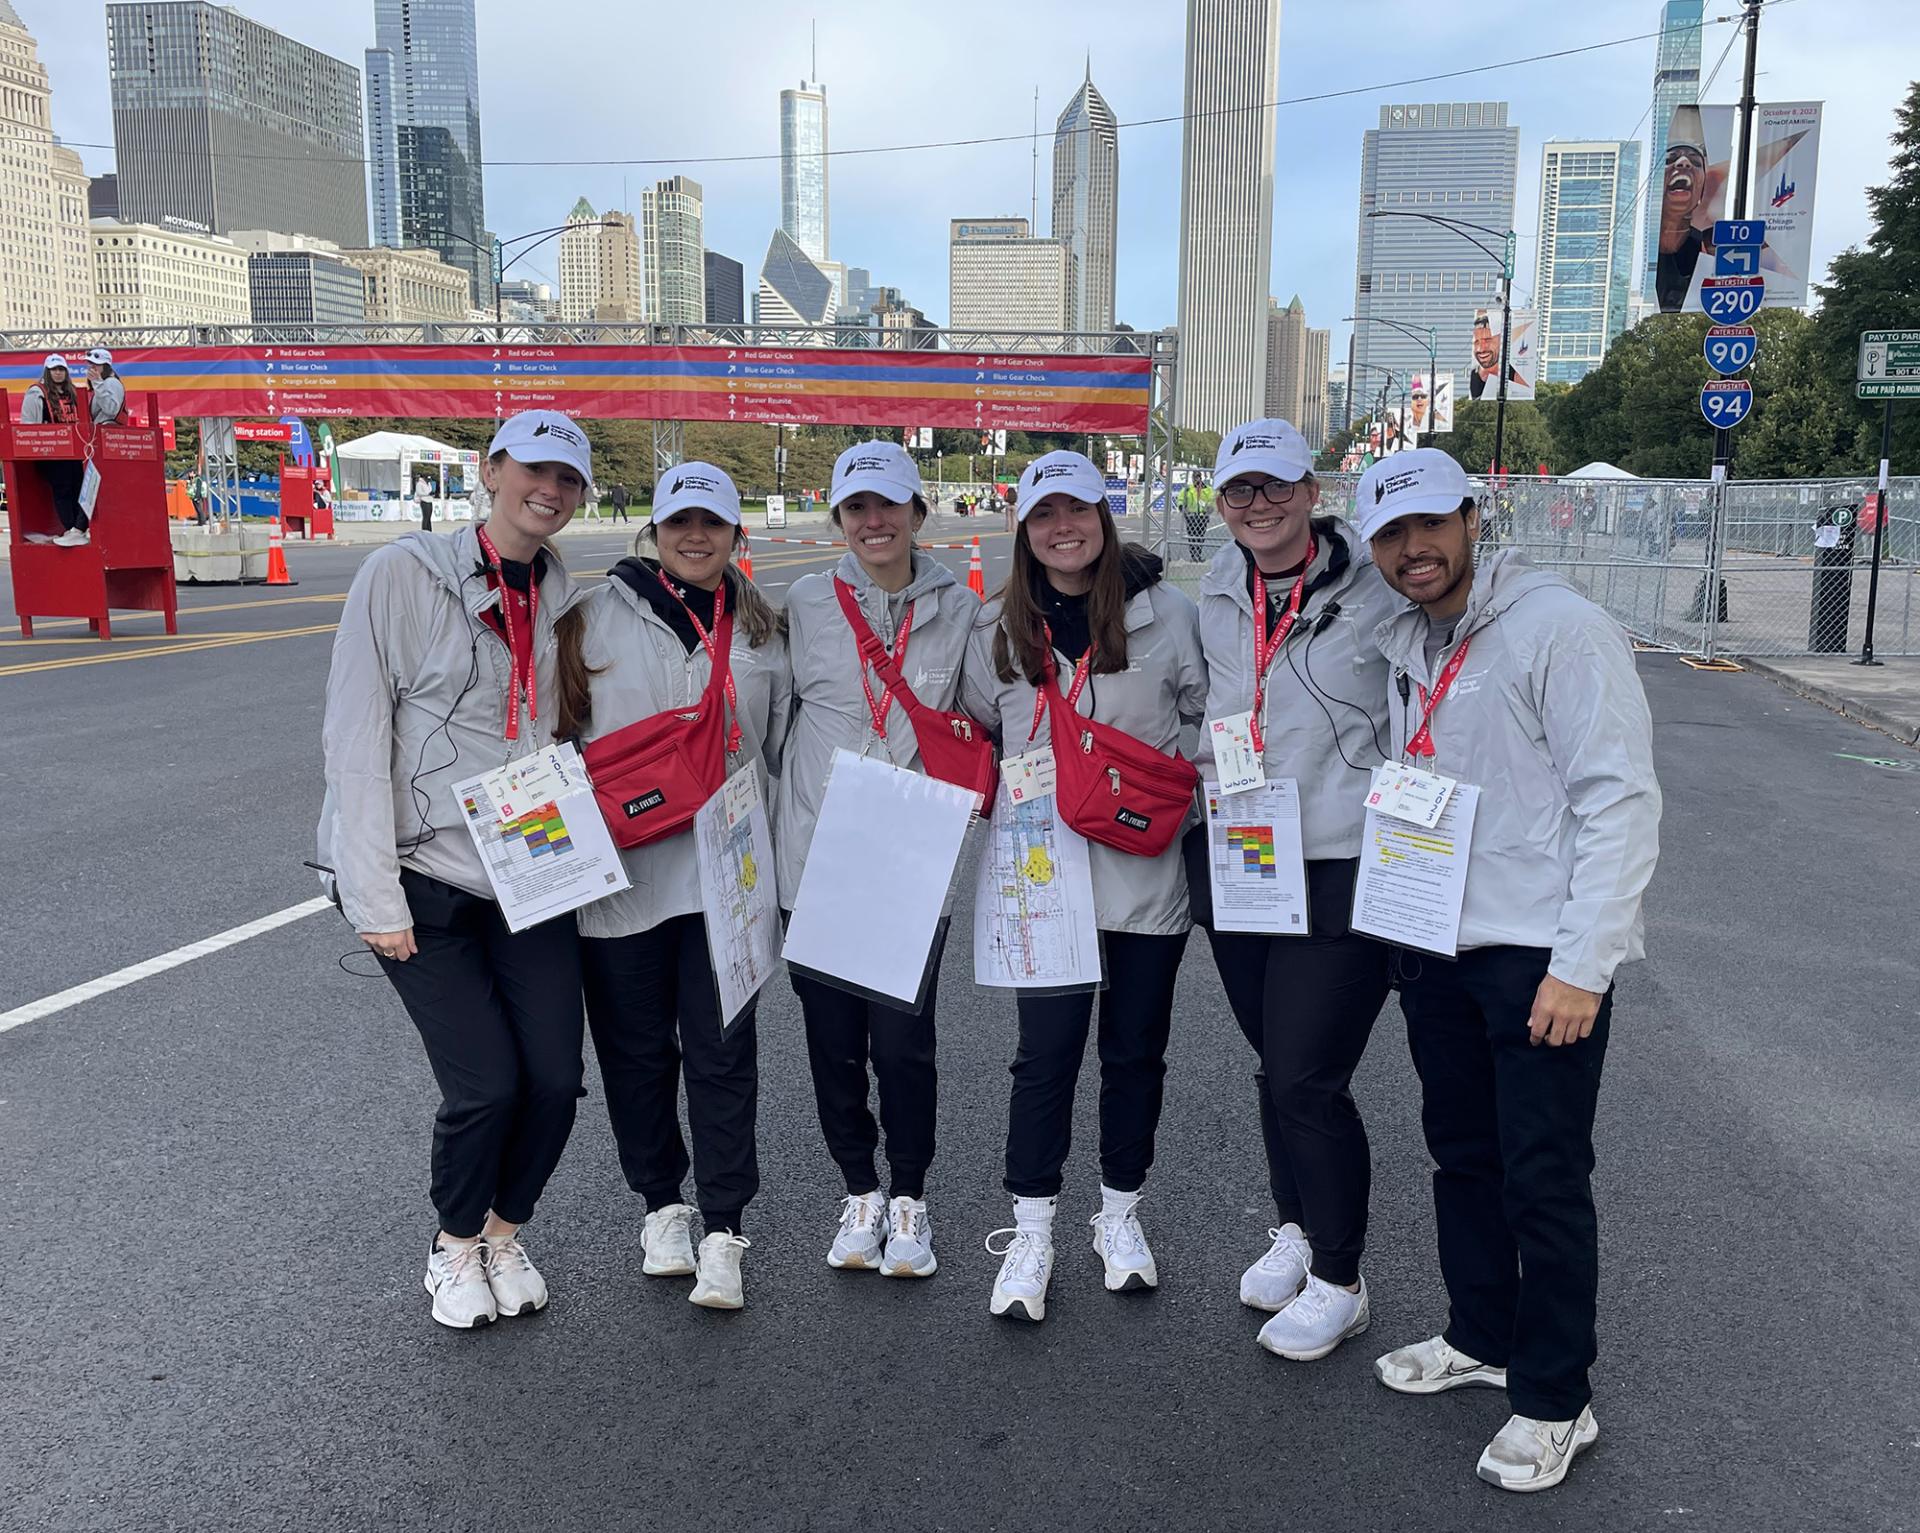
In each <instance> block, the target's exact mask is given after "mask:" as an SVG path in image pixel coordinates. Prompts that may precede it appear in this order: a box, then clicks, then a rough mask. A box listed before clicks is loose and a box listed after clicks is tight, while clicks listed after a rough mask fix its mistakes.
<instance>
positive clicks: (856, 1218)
mask: <svg viewBox="0 0 1920 1533" xmlns="http://www.w3.org/2000/svg"><path fill="white" fill-rule="evenodd" d="M886 1211H887V1203H886V1199H884V1198H882V1197H881V1196H880V1194H879V1193H877V1192H856V1193H849V1194H848V1195H847V1201H846V1204H845V1206H844V1207H842V1208H841V1210H840V1228H839V1230H838V1231H836V1232H835V1234H834V1237H833V1246H832V1248H831V1249H830V1250H829V1251H828V1252H827V1265H828V1266H829V1267H835V1268H839V1269H841V1270H852V1271H856V1272H860V1271H866V1270H869V1269H871V1268H875V1267H878V1266H879V1265H880V1243H881V1242H882V1241H883V1240H885V1239H886V1225H885V1224H884V1223H883V1222H882V1221H883V1219H884V1217H885V1214H886Z"/></svg>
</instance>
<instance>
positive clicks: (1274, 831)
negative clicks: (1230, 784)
mask: <svg viewBox="0 0 1920 1533" xmlns="http://www.w3.org/2000/svg"><path fill="white" fill-rule="evenodd" d="M1206 790H1207V872H1208V877H1209V880H1210V883H1211V887H1212V890H1213V924H1214V927H1215V929H1216V930H1218V931H1223V932H1268V933H1274V934H1277V935H1280V936H1284V937H1304V936H1306V934H1307V931H1308V919H1309V912H1308V910H1307V865H1306V863H1305V861H1304V860H1302V857H1301V853H1300V791H1299V788H1298V785H1297V784H1296V783H1295V782H1294V780H1293V779H1292V778H1291V777H1277V778H1274V779H1273V780H1272V781H1270V782H1267V783H1265V784H1263V785H1262V786H1260V787H1257V788H1249V789H1247V790H1245V791H1244V792H1239V793H1232V794H1227V793H1222V792H1221V790H1220V784H1219V783H1217V782H1210V783H1208V784H1206Z"/></svg>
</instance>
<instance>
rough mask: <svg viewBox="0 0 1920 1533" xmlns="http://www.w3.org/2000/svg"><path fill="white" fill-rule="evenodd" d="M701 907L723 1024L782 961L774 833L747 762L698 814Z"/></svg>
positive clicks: (696, 842)
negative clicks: (775, 886)
mask: <svg viewBox="0 0 1920 1533" xmlns="http://www.w3.org/2000/svg"><path fill="white" fill-rule="evenodd" d="M693 835H694V846H695V848H696V849H697V851H698V853H699V863H700V905H701V908H702V909H703V910H704V911H705V913H706V918H707V947H708V950H709V953H710V956H711V957H712V959H713V977H714V980H715V982H716V983H717V985H718V986H719V990H720V1017H721V1023H720V1025H721V1027H723V1028H725V1027H729V1026H731V1025H732V1024H733V1021H734V1019H735V1018H737V1017H738V1016H739V1015H740V1013H741V1012H743V1011H745V1010H746V1009H747V1007H748V1006H749V1005H751V1004H752V1002H753V998H754V997H755V996H757V995H758V994H759V993H760V988H761V986H763V985H765V984H766V982H767V981H768V979H770V978H771V977H772V975H773V971H774V967H775V965H776V964H778V962H779V961H780V903H779V901H778V900H777V899H776V898H775V897H774V877H773V835H772V833H771V831H770V830H769V829H768V826H767V809H766V804H765V802H764V801H763V800H762V798H761V796H760V774H759V771H758V769H757V768H756V767H755V766H754V764H753V763H752V762H751V761H749V762H747V763H746V764H745V765H744V766H742V767H741V768H740V769H739V770H738V771H736V772H735V773H734V774H733V776H731V777H729V778H728V779H727V780H726V781H725V782H724V783H722V784H721V786H720V789H719V791H718V792H716V793H715V794H714V795H713V797H712V798H710V799H708V800H707V801H706V803H704V804H702V805H701V806H700V808H699V809H698V810H696V811H695V813H694V816H693Z"/></svg>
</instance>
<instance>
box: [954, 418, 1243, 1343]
mask: <svg viewBox="0 0 1920 1533" xmlns="http://www.w3.org/2000/svg"><path fill="white" fill-rule="evenodd" d="M1106 495H1107V491H1106V482H1105V480H1104V479H1103V478H1102V476H1101V474H1100V471H1099V470H1098V469H1097V468H1095V467H1094V465H1093V463H1092V461H1091V460H1090V459H1088V458H1086V457H1084V456H1083V455H1081V454H1080V453H1077V452H1051V453H1048V454H1046V455H1045V456H1044V457H1041V458H1036V459H1035V460H1034V461H1033V462H1032V463H1030V464H1029V465H1028V466H1027V469H1026V472H1025V473H1023V474H1022V475H1021V476H1020V483H1019V485H1018V487H1017V489H1016V491H1015V499H1014V514H1015V515H1016V516H1017V517H1018V518H1019V521H1018V525H1017V528H1016V530H1015V534H1014V540H1013V566H1012V571H1011V573H1010V574H1009V575H1008V577H1007V581H1006V584H1005V585H1004V586H1002V587H1001V589H1000V590H999V591H998V592H997V593H995V595H994V596H993V598H992V599H991V600H990V601H988V602H987V604H986V606H985V607H984V608H983V609H982V610H981V613H980V618H979V621H978V622H977V623H976V624H975V626H974V631H973V639H972V642H971V643H970V644H969V646H968V650H967V666H966V673H965V676H964V677H963V679H962V686H961V701H962V703H963V705H964V706H965V708H966V711H967V712H968V713H971V714H972V715H974V716H975V717H976V718H980V719H984V720H986V721H987V722H988V723H989V725H990V726H991V727H992V728H993V730H994V731H995V733H997V734H998V736H999V737H1000V743H1001V749H1002V751H1003V753H1004V755H1005V756H1007V757H1013V756H1018V755H1024V754H1027V753H1029V752H1037V751H1047V750H1052V751H1053V752H1054V754H1055V756H1056V758H1057V757H1058V755H1059V746H1058V745H1057V744H1056V737H1055V733H1054V730H1053V727H1052V718H1051V716H1050V715H1051V714H1052V713H1053V712H1054V707H1055V703H1056V702H1057V703H1058V704H1059V705H1060V709H1061V716H1062V717H1065V715H1066V714H1067V713H1072V714H1075V715H1077V716H1079V717H1080V718H1082V719H1090V720H1097V721H1098V722H1099V723H1101V724H1104V725H1108V726H1111V727H1112V728H1114V729H1116V730H1119V731H1123V732H1124V733H1125V734H1126V735H1127V736H1130V737H1131V739H1132V742H1133V749H1134V750H1136V751H1147V752H1152V753H1156V754H1158V755H1159V756H1161V757H1162V758H1163V759H1164V761H1165V764H1166V766H1167V767H1168V768H1169V769H1171V770H1170V771H1169V774H1168V776H1169V780H1170V781H1173V782H1174V783H1176V785H1177V788H1178V790H1179V792H1180V799H1179V802H1177V803H1176V804H1174V805H1173V806H1172V807H1170V808H1169V809H1168V810H1167V811H1165V813H1166V815H1167V816H1168V817H1169V818H1168V819H1167V822H1166V823H1164V824H1154V823H1146V824H1141V823H1138V822H1139V821H1140V820H1147V821H1149V822H1152V821H1154V820H1156V819H1157V818H1158V816H1138V815H1135V814H1134V813H1133V811H1132V810H1130V809H1129V807H1128V803H1129V800H1128V799H1126V798H1125V797H1122V798H1120V799H1117V800H1116V802H1117V803H1118V804H1119V806H1120V807H1119V808H1118V809H1111V810H1110V808H1109V807H1108V806H1106V805H1105V804H1104V803H1103V804H1102V806H1101V807H1100V808H1099V809H1098V810H1097V811H1096V812H1097V815H1098V818H1099V820H1100V821H1101V822H1102V823H1100V824H1092V823H1089V825H1088V827H1087V830H1086V831H1085V832H1084V833H1086V834H1088V835H1089V838H1090V845H1089V848H1088V850H1089V854H1090V860H1091V864H1092V873H1093V900H1094V915H1095V919H1096V921H1097V923H1098V926H1099V930H1100V935H1101V940H1102V945H1103V948H1104V953H1105V959H1104V972H1105V979H1106V988H1105V989H1104V990H1102V991H1101V992H1100V1020H1099V1027H1098V1033H1097V1037H1098V1043H1097V1047H1098V1050H1099V1056H1100V1210H1099V1212H1098V1213H1096V1214H1094V1215H1093V1217H1092V1219H1091V1221H1090V1222H1091V1223H1092V1225H1093V1249H1094V1251H1095V1253H1096V1254H1097V1255H1098V1256H1099V1258H1100V1261H1101V1264H1102V1267H1103V1269H1104V1271H1105V1282H1106V1287H1107V1289H1108V1290H1109V1291H1110V1292H1116V1293H1118V1292H1126V1291H1131V1290H1137V1289H1146V1288H1153V1287H1155V1286H1157V1285H1158V1283H1159V1273H1158V1270H1157V1268H1156V1267H1155V1265H1154V1259H1153V1252H1152V1251H1151V1250H1150V1249H1149V1247H1148V1245H1147V1237H1146V1235H1145V1233H1144V1232H1143V1231H1142V1229H1141V1227H1140V1220H1139V1215H1138V1213H1137V1206H1138V1204H1139V1202H1140V1198H1141V1190H1142V1188H1143V1187H1144V1186H1145V1185H1146V1179H1147V1171H1148V1169H1149V1168H1150V1167H1151V1166H1152V1164H1153V1149H1154V1135H1155V1131H1156V1130H1157V1128H1158V1127H1159V1122H1160V1103H1161V1095H1162V1087H1163V1083H1164V1081H1165V1077H1166V1054H1167V1039H1168V1035H1169V1032H1170V1030H1171V1026H1172V1018H1173V985H1174V977H1175V975H1176V974H1177V973H1178V972H1179V969H1180V958H1181V955H1182V954H1183V953H1184V952H1185V951H1186V946H1187V932H1188V930H1189V929H1190V927H1191V925H1192V920H1191V916H1190V914H1189V911H1188V901H1187V879H1186V871H1185V869H1184V867H1183V866H1182V864H1181V858H1180V846H1179V837H1180V831H1181V830H1182V829H1183V828H1184V826H1185V825H1186V823H1187V821H1188V819H1189V817H1190V816H1191V814H1192V812H1193V802H1194V794H1193V789H1194V785H1195V777H1194V774H1193V771H1192V768H1191V767H1190V766H1189V765H1188V764H1187V763H1186V762H1184V761H1181V760H1179V759H1178V757H1177V753H1178V751H1179V749H1180V736H1181V731H1182V729H1183V728H1192V727H1195V726H1197V725H1198V724H1199V722H1200V718H1201V713H1202V711H1203V708H1204V705H1205V703H1206V696H1207V674H1206V667H1205V664H1204V663H1203V661H1202V659H1201V654H1200V625H1199V616H1198V614H1197V612H1196V611H1195V610H1194V605H1193V602H1192V601H1191V600H1189V599H1188V598H1187V597H1186V596H1184V595H1182V594H1181V593H1180V592H1179V591H1176V590H1175V589H1173V587H1171V586H1169V585H1167V584H1165V583H1164V582H1163V581H1162V579H1161V562H1160V560H1159V559H1158V558H1157V557H1156V556H1155V555H1153V554H1151V553H1149V552H1147V551H1146V550H1145V549H1144V548H1141V547H1139V546H1137V545H1122V543H1121V542H1120V535H1119V532H1118V530H1117V529H1116V528H1115V526H1114V523H1113V517H1112V515H1111V514H1110V513H1109V511H1108V509H1107V500H1106ZM1049 667H1051V676H1052V678H1053V679H1052V680H1049V674H1050V672H1049ZM1048 691H1051V692H1054V693H1056V694H1057V696H1056V698H1055V699H1054V700H1053V701H1050V700H1049V698H1048V697H1047V696H1045V695H1044V693H1046V692H1048ZM1068 743H1069V745H1070V746H1073V747H1077V746H1078V745H1079V744H1080V743H1081V742H1078V741H1074V742H1068ZM1063 812H1064V811H1063ZM1078 828H1079V827H1076V829H1078ZM1095 833H1099V834H1112V835H1114V836H1115V837H1116V838H1120V837H1123V836H1125V835H1134V836H1136V837H1138V838H1139V839H1140V844H1142V845H1145V844H1149V843H1148V841H1147V838H1148V837H1151V836H1154V835H1156V834H1158V843H1157V844H1159V845H1160V846H1162V847H1163V848H1164V849H1163V850H1160V851H1159V852H1158V853H1157V854H1155V855H1145V854H1143V853H1141V852H1140V851H1136V850H1127V849H1123V848H1122V847H1121V846H1119V845H1113V844H1103V843H1102V842H1100V841H1097V840H1092V839H1091V838H1092V836H1093V835H1094V834H1095ZM1093 1003H1094V997H1093V994H1092V993H1091V992H1081V993H1075V994H1064V995H1038V994H1035V993H1033V992H1030V991H1021V992H1019V994H1018V998H1017V1001H1016V1005H1017V1007H1018V1011H1019V1017H1020V1039H1019V1045H1018V1049H1017V1051H1016V1053H1015V1055H1014V1060H1013V1065H1012V1070H1013V1094H1012V1100H1011V1103H1010V1105H1009V1107H1008V1114H1007V1116H1008V1122H1007V1158H1006V1179H1005V1186H1006V1190H1007V1191H1008V1192H1009V1193H1011V1194H1012V1195H1013V1213H1014V1223H1013V1227H1012V1228H1011V1229H1010V1230H1002V1231H996V1232H995V1234H994V1236H992V1237H989V1244H988V1249H989V1250H990V1251H992V1252H993V1254H995V1255H998V1256H1002V1257H1003V1258H1004V1259H1003V1260H1002V1262H1001V1266H1000V1272H999V1275H998V1277H997V1278H996V1279H995V1280H994V1285H993V1297H992V1301H991V1305H990V1307H991V1309H992V1312H993V1313H994V1314H996V1315H1010V1316H1012V1317H1014V1318H1016V1319H1025V1320H1040V1319H1043V1318H1045V1315H1046V1309H1047V1288H1048V1285H1049V1283H1050V1282H1051V1280H1052V1276H1053V1264H1054V1254H1053V1215H1054V1206H1055V1203H1056V1200H1057V1199H1058V1196H1059V1193H1060V1189H1061V1184H1062V1171H1063V1169H1064V1167H1065V1165H1066V1161H1067V1152H1068V1148H1069V1145H1070V1141H1071V1133H1072V1127H1073V1098H1074V1090H1075V1087H1076V1085H1077V1084H1078V1081H1079V1078H1080V1061H1081V1056H1082V1055H1083V1054H1084V1053H1085V1052H1086V1044H1087V1033H1088V1031H1089V1027H1090V1024H1091V1022H1092V1017H1093ZM996 1239H1004V1242H1005V1245H1004V1249H1002V1248H1001V1247H997V1246H995V1245H994V1244H993V1241H994V1240H996Z"/></svg>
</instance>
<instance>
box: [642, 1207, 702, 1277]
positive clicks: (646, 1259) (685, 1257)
mask: <svg viewBox="0 0 1920 1533" xmlns="http://www.w3.org/2000/svg"><path fill="white" fill-rule="evenodd" d="M692 1223H693V1210H692V1209H690V1208H688V1207H687V1205H686V1204H684V1203H669V1204H668V1205H667V1206H666V1207H665V1208H656V1209H655V1210H654V1211H653V1212H652V1213H650V1214H648V1215H647V1222H646V1223H645V1224H643V1225H642V1226H641V1227H640V1270H641V1271H642V1272H644V1273H645V1274H646V1275H647V1276H648V1277H685V1276H686V1275H687V1274H688V1273H690V1272H692V1271H693V1232H692Z"/></svg>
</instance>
